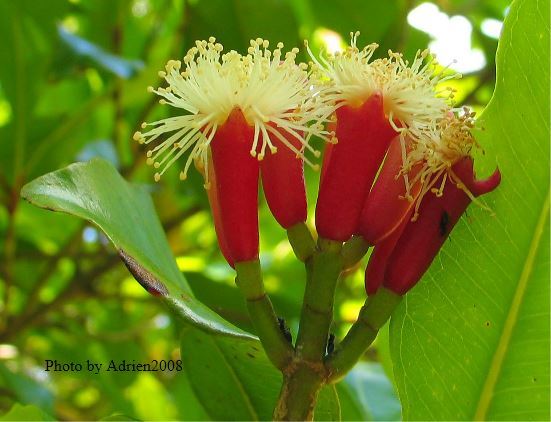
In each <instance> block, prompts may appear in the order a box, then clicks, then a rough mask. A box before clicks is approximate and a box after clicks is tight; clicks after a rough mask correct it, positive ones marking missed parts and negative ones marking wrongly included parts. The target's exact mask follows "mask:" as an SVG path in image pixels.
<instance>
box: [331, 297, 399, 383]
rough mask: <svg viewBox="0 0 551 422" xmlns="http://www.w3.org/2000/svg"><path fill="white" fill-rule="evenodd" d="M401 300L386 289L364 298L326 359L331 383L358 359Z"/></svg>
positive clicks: (340, 376)
mask: <svg viewBox="0 0 551 422" xmlns="http://www.w3.org/2000/svg"><path fill="white" fill-rule="evenodd" d="M401 300H402V296H400V295H398V294H396V293H394V292H392V291H390V290H388V289H385V288H380V289H379V290H378V291H377V293H376V294H375V295H373V296H370V297H369V298H368V299H367V300H366V302H365V305H364V306H363V307H362V309H361V310H360V313H359V315H358V320H357V321H356V322H355V323H354V324H353V325H352V327H351V328H350V331H348V334H347V335H346V336H345V337H344V339H343V340H342V342H341V343H340V344H339V346H338V347H337V349H336V350H335V351H334V353H333V354H332V355H331V356H329V357H328V359H327V361H326V369H327V371H328V373H329V380H330V381H331V382H335V381H338V380H339V379H340V378H342V377H343V376H344V375H345V374H346V373H347V372H348V371H349V370H350V369H352V367H353V366H354V365H355V364H356V363H357V362H358V360H359V359H360V358H361V357H362V355H363V354H364V353H365V351H366V350H367V348H368V347H369V345H370V344H371V343H373V340H375V337H377V333H378V332H379V330H380V329H381V327H382V326H383V325H384V324H385V323H386V321H388V319H389V318H390V315H391V314H392V312H393V311H394V309H396V306H398V304H399V303H400V301H401Z"/></svg>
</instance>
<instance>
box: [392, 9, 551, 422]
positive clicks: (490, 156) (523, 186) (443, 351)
mask: <svg viewBox="0 0 551 422" xmlns="http://www.w3.org/2000/svg"><path fill="white" fill-rule="evenodd" d="M548 95H549V2H548V1H547V0H517V1H515V2H514V3H513V4H512V6H511V9H510V11H509V14H508V16H507V18H506V21H505V24H504V27H503V32H502V37H501V40H500V44H499V48H498V54H497V85H496V89H495V93H494V96H493V98H492V101H491V102H490V104H489V105H488V107H487V108H486V110H485V111H484V113H483V115H482V117H481V118H480V120H479V122H478V125H477V126H478V128H481V129H484V130H480V131H479V133H478V134H477V138H478V140H479V141H480V143H481V144H482V145H483V146H484V148H485V150H486V155H485V157H479V158H480V160H478V159H477V161H479V162H478V163H477V164H478V166H480V169H479V173H480V174H481V175H485V174H488V173H489V171H490V170H491V167H492V166H494V165H495V159H494V157H497V162H498V164H499V167H500V169H501V171H502V175H503V182H502V184H501V186H500V187H499V188H498V189H497V190H496V191H495V192H494V193H492V194H490V195H488V196H486V197H485V198H484V200H485V201H486V202H487V203H488V205H489V206H490V207H491V208H492V209H493V210H494V212H495V216H492V215H490V214H489V213H488V212H486V211H485V210H482V209H480V207H477V206H476V205H473V206H472V207H471V209H470V210H469V213H468V216H467V217H465V218H463V220H462V221H461V222H460V223H459V224H458V226H457V227H456V229H455V230H454V232H453V234H452V238H451V239H450V241H449V242H447V244H446V245H445V247H444V248H443V250H442V252H441V253H440V256H439V258H437V259H436V261H435V262H434V264H433V265H432V268H431V269H430V271H429V272H428V274H427V275H426V277H424V280H423V281H422V282H421V283H420V285H419V286H418V287H416V288H415V289H414V290H413V291H412V292H411V293H410V294H408V296H407V298H406V300H405V301H404V302H403V304H402V306H401V307H400V309H399V310H398V312H397V313H396V314H395V315H394V317H393V318H392V322H391V349H392V353H393V361H394V365H395V377H396V382H397V385H398V389H399V394H400V397H401V400H402V406H403V417H404V419H406V420H415V419H424V420H436V419H438V420H465V419H473V418H475V419H489V420H496V419H499V420H501V419H506V420H549V417H550V415H549V243H548V234H549V223H548V220H549V178H548V177H549V161H548V159H549V158H548V157H549V96H548Z"/></svg>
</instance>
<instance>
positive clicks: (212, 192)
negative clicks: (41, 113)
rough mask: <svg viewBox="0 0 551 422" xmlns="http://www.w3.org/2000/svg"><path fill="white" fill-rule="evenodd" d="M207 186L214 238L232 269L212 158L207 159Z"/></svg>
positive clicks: (232, 263)
mask: <svg viewBox="0 0 551 422" xmlns="http://www.w3.org/2000/svg"><path fill="white" fill-rule="evenodd" d="M208 179H209V184H210V186H209V187H208V189H207V196H208V198H209V204H210V209H211V212H212V219H213V221H214V231H215V232H216V238H217V239H218V246H219V247H220V251H221V252H222V255H223V256H224V258H226V261H228V264H230V266H231V267H232V268H233V267H234V262H233V258H232V257H231V254H230V250H229V248H228V242H227V241H226V234H225V233H224V229H223V227H222V217H221V214H220V204H219V203H218V185H217V184H216V173H215V172H214V166H213V164H212V156H211V157H209V178H208Z"/></svg>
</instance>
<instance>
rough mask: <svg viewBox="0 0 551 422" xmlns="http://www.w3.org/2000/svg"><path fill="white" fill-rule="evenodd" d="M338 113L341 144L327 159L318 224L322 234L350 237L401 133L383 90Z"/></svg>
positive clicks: (320, 192)
mask: <svg viewBox="0 0 551 422" xmlns="http://www.w3.org/2000/svg"><path fill="white" fill-rule="evenodd" d="M336 116H337V128H336V136H337V139H338V144H337V145H334V146H332V147H331V148H330V149H329V151H328V152H329V153H330V157H329V156H328V155H327V154H326V155H327V157H326V158H325V159H324V163H323V166H324V168H323V170H322V174H323V177H322V180H321V183H320V190H319V195H318V202H317V205H316V227H317V230H318V233H319V235H320V237H323V238H326V239H331V240H338V241H346V240H348V239H349V238H350V237H351V236H352V235H353V234H354V232H355V231H356V230H357V228H358V220H359V217H360V212H361V210H362V206H363V203H364V201H365V198H366V196H367V194H368V192H369V189H370V188H371V185H372V183H373V179H374V178H375V175H376V174H377V170H378V169H379V166H380V165H381V162H382V160H383V158H384V156H385V153H386V150H387V149H388V146H389V144H390V141H391V140H392V139H393V138H394V137H395V136H396V134H397V133H396V131H395V130H394V129H393V128H392V127H391V125H390V123H389V121H388V119H387V117H386V116H385V113H384V110H383V98H382V96H381V94H380V93H376V94H373V95H372V96H371V97H369V99H368V100H367V101H365V102H364V103H363V104H362V105H361V106H359V107H351V106H349V105H344V106H342V107H340V108H339V109H337V111H336Z"/></svg>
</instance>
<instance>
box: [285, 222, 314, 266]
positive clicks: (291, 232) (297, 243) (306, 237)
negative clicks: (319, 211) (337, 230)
mask: <svg viewBox="0 0 551 422" xmlns="http://www.w3.org/2000/svg"><path fill="white" fill-rule="evenodd" d="M287 237H288V238H289V243H290V244H291V247H292V248H293V252H294V253H295V255H296V257H297V258H298V259H300V260H301V261H302V262H306V260H307V259H308V258H310V257H311V256H312V255H313V254H314V251H315V250H316V243H315V242H314V239H313V237H312V234H311V233H310V229H309V228H308V226H307V225H306V223H297V224H295V225H294V226H292V227H289V228H288V229H287Z"/></svg>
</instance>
